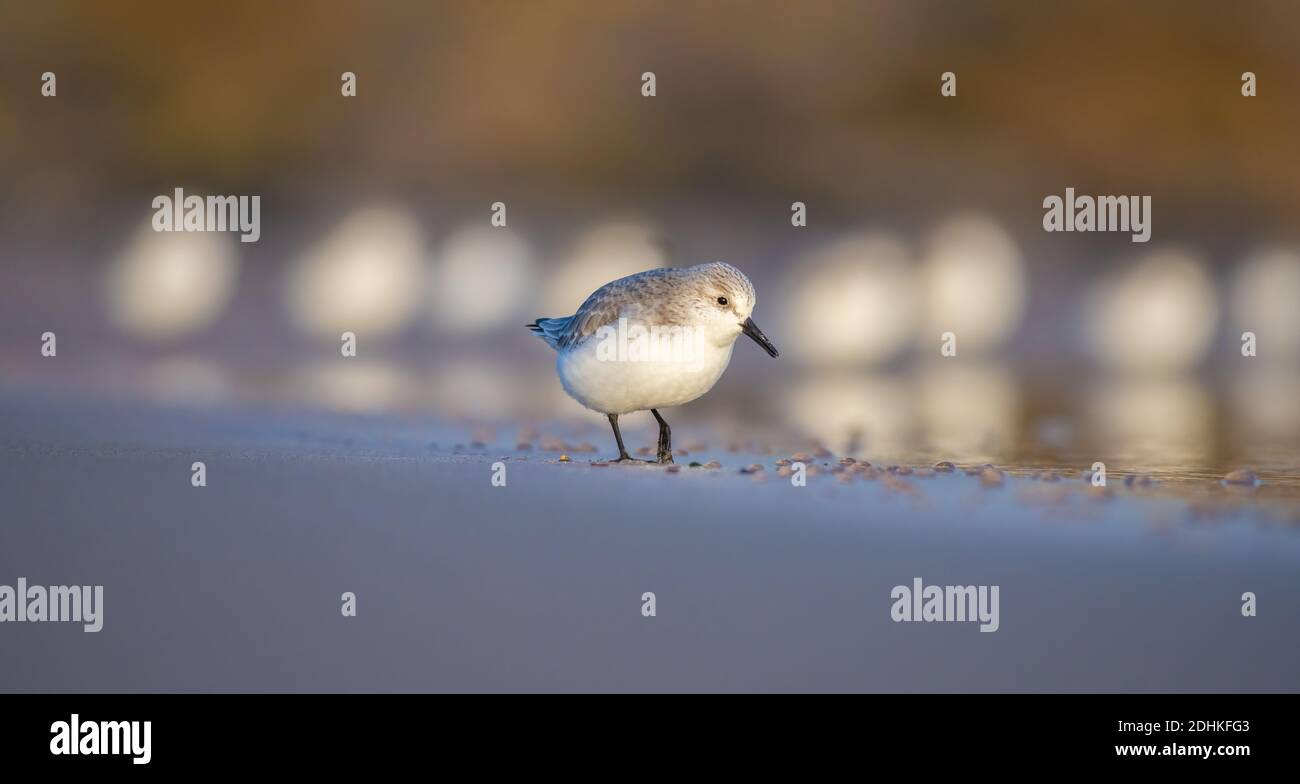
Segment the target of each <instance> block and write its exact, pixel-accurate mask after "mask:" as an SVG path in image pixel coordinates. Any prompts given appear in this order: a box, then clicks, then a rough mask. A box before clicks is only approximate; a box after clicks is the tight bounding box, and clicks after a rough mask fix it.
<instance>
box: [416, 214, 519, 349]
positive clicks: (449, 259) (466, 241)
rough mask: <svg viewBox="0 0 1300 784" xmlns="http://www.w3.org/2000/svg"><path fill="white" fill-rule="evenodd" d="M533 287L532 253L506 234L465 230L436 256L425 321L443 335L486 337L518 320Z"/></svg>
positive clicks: (484, 228)
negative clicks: (477, 335) (427, 313)
mask: <svg viewBox="0 0 1300 784" xmlns="http://www.w3.org/2000/svg"><path fill="white" fill-rule="evenodd" d="M532 286H533V254H532V251H531V250H530V249H529V247H528V244H527V243H525V242H524V241H523V240H521V239H519V237H517V236H515V234H513V233H512V232H511V231H510V230H509V229H505V228H492V227H489V226H466V227H463V228H461V229H459V230H457V231H456V232H455V233H454V234H452V235H451V237H450V238H449V239H448V240H447V242H446V244H445V245H444V246H443V248H442V251H441V253H439V254H438V259H437V261H436V262H435V264H434V268H433V276H432V278H431V280H430V290H429V304H430V309H429V318H430V321H431V323H432V324H433V326H434V328H435V329H438V330H439V331H442V332H444V333H450V334H474V333H481V332H486V331H488V330H491V329H495V328H497V327H500V326H503V325H504V324H506V323H511V320H512V319H513V320H515V321H518V318H519V316H520V310H521V305H522V304H523V303H524V301H525V300H526V299H527V297H528V295H529V293H530V292H531V290H532ZM530 317H531V314H530ZM522 324H523V322H519V323H518V324H514V326H516V327H518V326H522Z"/></svg>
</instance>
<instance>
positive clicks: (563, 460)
mask: <svg viewBox="0 0 1300 784" xmlns="http://www.w3.org/2000/svg"><path fill="white" fill-rule="evenodd" d="M560 462H561V463H567V462H569V456H568V455H560Z"/></svg>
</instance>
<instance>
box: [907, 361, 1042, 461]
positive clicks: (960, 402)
mask: <svg viewBox="0 0 1300 784" xmlns="http://www.w3.org/2000/svg"><path fill="white" fill-rule="evenodd" d="M917 383H918V385H919V387H920V400H921V417H922V420H923V422H924V425H925V432H926V441H927V443H928V444H929V446H930V448H932V449H934V450H935V451H936V452H937V453H939V454H942V455H943V457H944V459H947V460H966V461H969V460H993V459H996V458H998V457H999V456H1000V455H1002V454H1005V451H1006V450H1007V449H1009V448H1010V447H1011V446H1013V445H1014V443H1015V440H1016V428H1017V422H1018V417H1019V406H1020V396H1019V393H1018V391H1017V387H1016V383H1015V380H1014V379H1013V378H1012V377H1011V375H1010V374H1009V373H1008V372H1007V371H1006V369H1005V368H1002V367H1000V366H997V365H984V364H973V363H967V362H958V361H956V360H939V359H936V360H933V361H931V362H929V363H927V365H926V366H925V368H923V369H922V370H921V372H920V375H919V377H918V382H917Z"/></svg>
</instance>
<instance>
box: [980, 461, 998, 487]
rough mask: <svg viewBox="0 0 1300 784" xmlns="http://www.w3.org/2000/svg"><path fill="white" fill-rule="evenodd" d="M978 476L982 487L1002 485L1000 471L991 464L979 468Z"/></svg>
mask: <svg viewBox="0 0 1300 784" xmlns="http://www.w3.org/2000/svg"><path fill="white" fill-rule="evenodd" d="M979 478H980V484H981V485H983V486H984V487H1001V486H1002V472H1001V471H999V470H997V469H996V468H993V467H992V466H986V467H984V468H981V469H980V470H979Z"/></svg>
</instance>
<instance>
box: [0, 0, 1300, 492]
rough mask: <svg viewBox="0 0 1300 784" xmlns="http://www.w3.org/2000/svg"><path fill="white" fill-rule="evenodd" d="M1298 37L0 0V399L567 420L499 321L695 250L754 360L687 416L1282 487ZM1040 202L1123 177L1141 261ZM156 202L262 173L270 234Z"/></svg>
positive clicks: (651, 6) (962, 13)
mask: <svg viewBox="0 0 1300 784" xmlns="http://www.w3.org/2000/svg"><path fill="white" fill-rule="evenodd" d="M1297 29H1300V7H1297V6H1296V5H1295V4H1293V3H1286V2H1277V3H1268V2H1260V3H1247V4H1240V5H1228V4H1223V3H1193V2H1177V3H1175V2H1151V3H1142V4H1130V3H1107V2H1090V3H1086V4H1084V3H1078V4H1070V5H1068V6H1067V5H1065V4H1057V3H1053V4H1040V3H1009V2H999V3H980V4H975V3H963V4H958V3H950V2H940V3H926V2H896V3H885V2H856V3H840V2H816V3H809V4H793V3H776V2H744V3H724V2H711V3H707V4H704V3H685V2H653V3H652V2H613V3H595V2H547V3H496V2H483V3H454V4H453V3H446V4H442V3H399V2H364V3H362V2H356V3H338V2H311V3H289V2H285V3H251V2H250V3H244V2H227V3H220V4H205V5H198V4H194V5H183V6H177V5H174V4H161V3H129V2H127V3H112V4H109V3H75V2H44V3H4V4H2V5H0V172H3V177H2V178H0V392H4V391H6V390H9V391H12V390H25V391H29V392H30V391H33V390H34V391H37V392H42V391H56V390H57V391H59V392H68V393H72V394H76V395H85V396H93V397H96V398H111V399H118V398H121V399H127V400H135V401H142V402H145V403H148V404H161V405H168V406H184V407H193V408H205V407H250V408H257V409H262V410H267V411H295V410H325V411H332V412H342V413H347V414H357V415H384V416H398V417H411V418H415V419H420V418H424V417H436V418H440V419H446V420H449V421H456V422H465V423H474V424H475V425H477V426H482V427H485V428H496V429H497V430H496V431H493V430H488V431H485V432H488V433H496V432H499V433H501V434H503V435H489V436H485V437H484V438H485V440H488V441H494V440H496V441H500V442H501V443H507V444H514V442H515V435H514V434H515V432H516V429H518V432H520V433H523V432H525V431H527V430H529V429H530V428H542V429H545V428H547V427H551V426H554V423H572V424H573V426H574V427H577V428H579V430H578V431H577V432H581V428H583V427H587V428H600V427H603V419H602V418H601V417H600V416H599V415H596V414H592V413H590V412H586V411H585V410H583V409H582V408H581V407H580V406H579V405H578V404H577V403H575V402H573V401H571V400H569V399H568V398H567V397H565V395H564V393H563V392H562V390H561V388H560V386H559V383H558V381H557V380H556V379H555V377H554V373H553V363H554V355H553V353H552V351H551V350H550V349H549V348H548V347H546V346H545V345H544V344H542V343H541V342H540V341H539V340H537V339H536V338H535V337H533V336H531V335H530V334H529V333H528V331H527V330H525V329H524V328H523V325H524V324H525V323H527V322H528V321H530V320H532V319H533V318H535V317H537V316H558V315H565V314H568V313H571V312H573V311H574V310H575V309H576V308H577V307H578V305H579V304H580V303H581V302H582V301H583V299H585V297H586V296H587V295H588V294H589V293H590V292H591V291H592V290H593V289H595V288H596V287H598V286H599V285H601V284H602V283H604V282H606V281H608V280H611V279H614V278H617V277H620V276H623V275H627V274H630V273H633V272H637V271H639V270H642V269H649V268H652V267H658V266H665V265H667V266H688V265H691V264H696V263H700V262H704V261H714V260H723V261H728V262H730V263H732V264H735V265H736V266H738V267H740V268H741V269H742V270H744V271H745V272H746V273H747V274H748V275H749V276H750V277H751V279H753V281H754V282H755V285H756V287H757V289H758V292H759V304H758V308H757V310H756V312H755V319H756V321H757V322H758V323H759V324H760V325H761V326H762V327H763V329H764V331H765V332H766V333H767V334H768V335H769V336H770V337H771V338H772V339H773V341H774V342H775V343H776V344H777V346H778V347H780V349H781V351H782V355H781V358H780V359H779V360H777V361H773V360H771V359H769V358H768V357H767V356H765V355H764V354H763V353H762V352H761V351H760V350H759V349H758V348H757V347H756V346H753V345H750V344H749V343H748V342H742V343H739V344H737V348H736V354H735V356H734V358H733V361H732V366H731V369H730V370H729V371H728V373H727V374H726V375H725V376H724V377H723V379H722V381H721V382H720V383H719V385H718V387H717V388H715V390H714V391H713V392H712V393H711V394H709V395H707V396H706V397H704V398H703V399H701V400H699V401H697V402H696V403H693V404H691V405H689V406H687V407H685V408H684V409H682V410H681V411H678V412H676V414H675V415H669V419H670V421H672V422H673V424H674V426H675V427H679V426H680V427H679V429H678V430H677V432H678V433H681V434H685V433H687V432H689V429H690V428H699V430H697V431H696V432H702V431H704V430H705V429H707V430H708V432H711V433H723V434H728V437H731V438H747V439H758V440H763V439H767V438H771V439H773V440H777V439H792V440H797V439H803V440H804V441H807V442H812V443H817V444H821V445H824V446H826V447H827V448H828V449H831V450H834V451H836V452H839V453H847V454H853V455H859V456H868V457H873V458H878V459H893V460H898V461H904V460H919V459H930V458H937V457H943V458H945V459H957V460H991V461H995V462H1000V463H1011V462H1016V463H1021V464H1025V465H1040V464H1043V465H1051V464H1059V463H1071V462H1073V463H1078V461H1080V460H1082V461H1083V462H1082V465H1085V466H1086V465H1088V464H1089V463H1090V462H1091V461H1092V460H1094V459H1103V460H1109V461H1114V462H1115V463H1118V464H1120V465H1121V466H1130V467H1133V468H1141V469H1143V470H1170V471H1192V472H1195V471H1202V470H1204V471H1216V472H1219V473H1221V472H1222V469H1224V468H1226V467H1236V466H1238V465H1242V464H1249V465H1252V466H1257V467H1259V468H1261V469H1262V470H1264V471H1271V472H1274V473H1278V474H1289V475H1291V476H1295V475H1296V474H1297V466H1298V464H1300V448H1298V447H1297V444H1298V443H1300V394H1298V392H1300V225H1298V224H1297V220H1296V215H1297V209H1298V208H1300V181H1298V180H1297V176H1296V175H1297V174H1298V173H1300V146H1298V145H1297V144H1296V139H1297V138H1300V47H1297V46H1296V38H1295V31H1296V30H1297ZM46 71H50V72H54V73H55V74H56V77H57V96H55V97H43V96H42V95H41V75H42V73H44V72H46ZM345 71H350V72H353V73H355V74H356V77H357V95H356V97H343V96H342V95H341V94H340V87H341V81H340V77H341V74H342V73H343V72H345ZM646 71H652V72H654V73H655V75H656V92H657V94H656V95H655V96H654V97H644V96H643V95H642V90H641V88H642V78H641V76H642V74H643V73H644V72H646ZM946 71H951V72H953V73H955V74H956V78H957V95H956V96H955V97H951V98H944V97H941V96H940V77H941V74H943V73H944V72H946ZM1245 71H1253V72H1254V73H1255V74H1256V75H1257V79H1258V88H1257V90H1258V94H1257V96H1255V97H1249V98H1247V97H1243V96H1242V94H1241V86H1242V81H1241V79H1242V73H1243V72H1245ZM1067 187H1072V188H1074V189H1075V190H1076V192H1077V193H1079V194H1089V195H1093V196H1097V195H1111V194H1115V195H1149V196H1150V197H1151V200H1152V239H1151V241H1150V242H1149V243H1147V244H1135V243H1133V242H1131V241H1130V235H1129V234H1128V233H1124V232H1118V233H1106V234H1101V233H1099V234H1079V233H1072V234H1059V233H1054V234H1049V233H1045V232H1044V231H1043V229H1042V219H1043V207H1042V202H1043V199H1044V197H1046V196H1048V195H1053V194H1055V195H1058V196H1059V195H1063V194H1064V192H1065V189H1066V188H1067ZM175 188H184V189H185V191H186V193H187V194H191V195H201V196H206V195H228V194H233V195H259V196H260V197H261V239H260V241H259V242H257V243H255V244H252V243H250V244H244V243H240V242H239V241H238V236H237V235H235V234H219V233H207V234H182V233H174V234H167V233H155V232H154V231H152V230H151V228H150V219H151V218H152V216H153V208H152V206H151V203H152V200H153V198H154V197H155V196H158V195H161V194H167V195H169V194H171V193H172V192H173V190H174V189H175ZM494 202H502V203H504V204H505V205H506V209H507V213H506V214H507V225H506V226H505V227H504V228H495V227H493V226H492V225H491V223H490V220H491V217H492V214H493V212H492V204H493V203H494ZM793 202H803V203H804V204H805V205H806V207H807V226H806V227H795V226H792V225H791V214H792V213H791V205H792V203H793ZM1247 330H1249V331H1252V332H1254V333H1255V334H1256V336H1257V340H1258V355H1257V356H1256V357H1253V358H1246V357H1243V356H1242V353H1241V333H1242V332H1243V331H1247ZM46 331H52V332H54V333H56V335H57V340H58V356H57V358H56V359H47V358H43V357H42V356H41V353H40V348H41V337H40V336H41V335H42V333H44V332H46ZM343 331H352V332H354V333H355V334H356V335H357V347H358V355H357V357H356V358H351V359H343V358H342V357H341V356H340V351H339V346H340V333H342V332H343ZM944 332H953V333H955V334H956V336H957V349H958V355H957V357H955V358H942V357H941V356H940V336H941V334H942V333H944ZM645 418H646V419H647V420H650V418H649V417H648V416H647V417H645ZM651 424H652V420H650V421H647V422H645V423H640V424H639V425H635V426H636V427H643V431H642V432H640V433H639V435H640V436H642V437H643V438H647V439H648V438H652V434H653V429H652V428H651ZM566 426H568V425H566ZM588 437H589V438H590V440H593V441H596V442H597V443H598V444H600V445H601V446H602V447H603V445H604V443H605V441H604V440H597V439H603V438H604V433H603V432H600V431H599V430H596V429H593V430H592V431H591V435H590V436H588ZM679 438H681V436H679ZM520 439H521V440H524V437H523V436H520ZM605 440H607V439H605Z"/></svg>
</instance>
